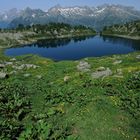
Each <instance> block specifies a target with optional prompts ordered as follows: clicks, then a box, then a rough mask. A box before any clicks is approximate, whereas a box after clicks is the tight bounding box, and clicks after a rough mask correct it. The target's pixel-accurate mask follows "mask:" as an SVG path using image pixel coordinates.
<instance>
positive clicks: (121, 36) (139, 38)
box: [101, 33, 140, 41]
mask: <svg viewBox="0 0 140 140" xmlns="http://www.w3.org/2000/svg"><path fill="white" fill-rule="evenodd" d="M101 36H112V37H120V38H124V39H131V40H136V41H140V37H139V36H128V35H118V34H104V33H102V34H101Z"/></svg>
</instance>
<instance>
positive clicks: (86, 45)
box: [5, 36, 140, 61]
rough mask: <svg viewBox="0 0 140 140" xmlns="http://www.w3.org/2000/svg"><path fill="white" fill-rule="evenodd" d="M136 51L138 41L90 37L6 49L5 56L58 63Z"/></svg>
mask: <svg viewBox="0 0 140 140" xmlns="http://www.w3.org/2000/svg"><path fill="white" fill-rule="evenodd" d="M136 50H140V41H134V40H130V39H123V38H119V37H110V36H94V37H93V36H92V37H74V38H64V39H50V40H38V41H37V43H35V44H31V45H25V46H23V47H22V46H20V47H19V48H10V49H7V50H6V51H5V54H6V55H8V56H17V55H24V54H38V55H41V56H43V57H47V58H51V59H54V60H57V61H59V60H77V59H81V58H84V57H99V56H105V55H112V54H126V53H129V52H134V51H136Z"/></svg>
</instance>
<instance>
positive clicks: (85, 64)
mask: <svg viewBox="0 0 140 140" xmlns="http://www.w3.org/2000/svg"><path fill="white" fill-rule="evenodd" d="M90 68H91V66H90V64H89V63H88V62H85V61H80V62H79V64H78V65H77V69H78V71H81V72H88V71H90Z"/></svg>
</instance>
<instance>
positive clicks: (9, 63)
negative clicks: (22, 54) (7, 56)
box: [5, 62, 13, 65]
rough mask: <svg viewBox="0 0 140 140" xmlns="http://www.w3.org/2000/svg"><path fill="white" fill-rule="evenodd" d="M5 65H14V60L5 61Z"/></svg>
mask: <svg viewBox="0 0 140 140" xmlns="http://www.w3.org/2000/svg"><path fill="white" fill-rule="evenodd" d="M5 65H13V62H5Z"/></svg>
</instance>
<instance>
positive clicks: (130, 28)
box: [101, 21, 140, 40]
mask: <svg viewBox="0 0 140 140" xmlns="http://www.w3.org/2000/svg"><path fill="white" fill-rule="evenodd" d="M101 34H102V35H116V36H120V37H126V38H132V39H138V40H139V39H140V21H134V22H129V23H126V24H123V25H118V24H115V25H113V26H108V27H107V26H106V27H104V29H103V31H102V32H101Z"/></svg>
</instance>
